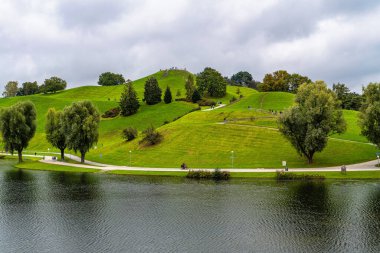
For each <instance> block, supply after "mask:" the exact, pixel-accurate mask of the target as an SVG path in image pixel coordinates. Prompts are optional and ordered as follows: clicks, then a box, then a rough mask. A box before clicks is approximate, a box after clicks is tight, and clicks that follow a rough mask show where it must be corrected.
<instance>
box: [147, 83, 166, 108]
mask: <svg viewBox="0 0 380 253" xmlns="http://www.w3.org/2000/svg"><path fill="white" fill-rule="evenodd" d="M161 96H162V90H161V88H160V86H158V82H157V79H156V78H154V77H151V78H149V79H148V80H146V82H145V90H144V101H145V102H146V103H147V104H148V105H154V104H157V103H160V102H161Z"/></svg>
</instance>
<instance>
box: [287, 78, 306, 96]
mask: <svg viewBox="0 0 380 253" xmlns="http://www.w3.org/2000/svg"><path fill="white" fill-rule="evenodd" d="M288 81H289V92H292V93H297V90H298V87H300V86H301V85H302V84H304V83H311V80H310V79H309V78H308V77H307V76H301V75H300V74H297V73H294V74H291V75H290V77H289V79H288Z"/></svg>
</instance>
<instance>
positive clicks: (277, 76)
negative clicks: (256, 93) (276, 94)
mask: <svg viewBox="0 0 380 253" xmlns="http://www.w3.org/2000/svg"><path fill="white" fill-rule="evenodd" d="M289 79H290V74H289V73H288V72H287V71H286V70H278V71H275V72H273V73H272V74H271V73H269V74H266V75H265V77H264V79H263V83H262V85H261V86H260V90H261V91H289V86H290V85H289Z"/></svg>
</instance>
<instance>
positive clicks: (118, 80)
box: [98, 72, 125, 86]
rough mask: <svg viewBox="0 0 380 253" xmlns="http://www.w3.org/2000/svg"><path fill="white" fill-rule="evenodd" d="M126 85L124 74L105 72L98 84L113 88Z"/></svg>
mask: <svg viewBox="0 0 380 253" xmlns="http://www.w3.org/2000/svg"><path fill="white" fill-rule="evenodd" d="M123 83H125V79H124V77H123V75H122V74H115V73H112V72H104V73H102V74H101V75H100V76H99V81H98V84H99V85H102V86H113V85H119V84H123Z"/></svg>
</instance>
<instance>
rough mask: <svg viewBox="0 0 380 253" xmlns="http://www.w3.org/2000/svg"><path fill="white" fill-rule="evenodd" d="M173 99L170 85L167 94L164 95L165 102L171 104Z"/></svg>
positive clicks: (167, 87)
mask: <svg viewBox="0 0 380 253" xmlns="http://www.w3.org/2000/svg"><path fill="white" fill-rule="evenodd" d="M172 100H173V97H172V92H171V91H170V88H169V86H166V90H165V95H164V102H165V104H170V103H171V102H172Z"/></svg>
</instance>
